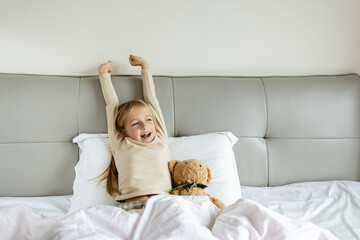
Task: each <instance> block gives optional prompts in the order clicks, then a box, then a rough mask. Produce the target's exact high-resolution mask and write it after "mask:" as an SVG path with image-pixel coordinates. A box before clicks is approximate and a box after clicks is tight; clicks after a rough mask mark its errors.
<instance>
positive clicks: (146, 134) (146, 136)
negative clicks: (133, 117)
mask: <svg viewBox="0 0 360 240" xmlns="http://www.w3.org/2000/svg"><path fill="white" fill-rule="evenodd" d="M150 136H151V132H148V133H145V134H143V135H141V137H142V138H145V139H147V138H149V137H150Z"/></svg>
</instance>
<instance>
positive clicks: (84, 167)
mask: <svg viewBox="0 0 360 240" xmlns="http://www.w3.org/2000/svg"><path fill="white" fill-rule="evenodd" d="M73 142H74V143H77V144H78V146H79V155H80V159H79V162H78V163H77V164H76V166H75V181H74V185H73V191H74V194H73V196H72V197H71V205H70V209H69V212H68V213H72V212H74V211H77V210H80V209H83V208H87V207H89V206H91V205H113V206H115V205H116V201H115V199H114V198H113V197H111V196H110V195H109V194H108V193H107V192H106V181H102V182H101V183H100V184H98V182H99V179H100V178H96V177H98V176H99V175H100V174H102V173H103V172H104V171H105V169H106V168H107V167H108V166H109V164H110V160H111V152H110V146H109V139H108V135H107V134H85V133H83V134H80V135H79V136H77V137H75V138H74V139H73ZM94 178H95V179H94Z"/></svg>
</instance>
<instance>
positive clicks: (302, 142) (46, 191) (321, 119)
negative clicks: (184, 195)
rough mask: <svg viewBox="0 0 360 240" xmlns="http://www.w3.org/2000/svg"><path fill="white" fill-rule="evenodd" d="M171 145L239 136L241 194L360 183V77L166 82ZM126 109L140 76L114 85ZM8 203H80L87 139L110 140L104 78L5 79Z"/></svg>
mask: <svg viewBox="0 0 360 240" xmlns="http://www.w3.org/2000/svg"><path fill="white" fill-rule="evenodd" d="M154 80H155V86H156V92H157V95H158V98H159V100H160V104H161V107H162V110H163V114H164V116H165V120H166V124H167V128H168V131H169V135H170V136H184V135H194V134H199V133H206V132H215V131H225V130H226V131H232V132H233V133H234V134H235V135H236V136H237V137H239V141H238V142H237V144H236V145H235V147H234V151H235V155H236V159H237V165H238V172H239V176H240V180H241V184H243V185H250V186H274V185H282V184H287V183H293V182H300V181H317V180H336V179H347V180H358V179H359V161H360V77H359V76H358V75H356V74H349V75H341V76H306V77H250V78H249V77H205V76H201V77H167V76H155V77H154ZM113 83H114V86H115V89H116V91H117V93H118V96H119V99H120V101H121V102H123V101H127V100H130V99H133V98H141V97H142V93H141V78H140V76H113ZM0 116H1V117H0V196H41V195H62V194H71V193H72V184H73V180H74V166H75V164H76V162H77V161H78V148H77V145H76V144H74V143H72V139H73V138H74V137H75V136H77V135H78V134H79V133H106V131H107V127H106V116H105V102H104V99H103V96H102V93H101V89H100V84H99V80H98V77H96V76H91V77H67V76H42V75H15V74H0Z"/></svg>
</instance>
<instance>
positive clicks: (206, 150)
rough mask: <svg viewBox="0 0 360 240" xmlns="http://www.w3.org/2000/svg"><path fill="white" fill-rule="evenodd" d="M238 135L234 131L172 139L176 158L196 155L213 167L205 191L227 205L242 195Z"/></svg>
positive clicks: (196, 157)
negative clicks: (236, 156)
mask: <svg viewBox="0 0 360 240" xmlns="http://www.w3.org/2000/svg"><path fill="white" fill-rule="evenodd" d="M237 140H238V138H237V137H235V135H234V134H232V133H231V132H218V133H207V134H201V135H194V136H189V137H179V138H169V148H170V153H171V158H172V159H173V160H180V161H182V160H186V159H190V158H195V159H198V160H200V161H202V162H203V164H205V165H206V166H207V167H208V168H210V171H211V176H212V180H211V182H210V183H209V184H208V187H207V188H205V191H206V192H207V193H208V194H209V195H210V196H212V197H215V198H218V199H219V200H221V201H222V202H223V203H224V204H225V205H226V206H228V205H230V204H232V203H234V202H235V201H236V200H238V199H239V198H241V190H240V181H239V176H238V172H237V166H236V161H235V155H234V151H233V146H234V144H235V143H236V142H237Z"/></svg>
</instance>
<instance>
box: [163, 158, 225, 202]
mask: <svg viewBox="0 0 360 240" xmlns="http://www.w3.org/2000/svg"><path fill="white" fill-rule="evenodd" d="M168 165H169V170H170V173H171V177H172V180H173V185H174V186H175V187H174V188H173V189H172V190H171V192H170V194H173V195H193V196H208V197H209V198H210V201H211V202H212V203H213V204H214V205H215V206H216V207H218V208H220V209H224V208H225V205H224V204H223V203H222V202H221V201H220V200H219V199H216V198H214V197H210V195H209V194H207V193H206V192H205V190H204V189H203V188H206V187H207V186H206V184H208V183H209V182H210V181H211V172H210V169H209V168H208V167H207V166H205V165H204V164H202V162H201V161H199V160H196V159H188V160H184V161H177V160H172V161H170V162H169V163H168Z"/></svg>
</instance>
